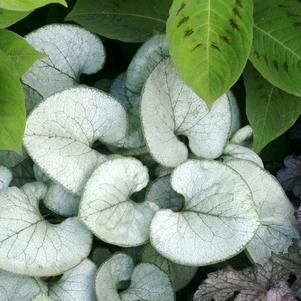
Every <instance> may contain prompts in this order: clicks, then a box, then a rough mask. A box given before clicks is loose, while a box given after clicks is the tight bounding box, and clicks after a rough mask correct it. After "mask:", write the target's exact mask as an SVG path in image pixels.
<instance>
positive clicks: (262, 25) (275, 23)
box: [250, 0, 301, 96]
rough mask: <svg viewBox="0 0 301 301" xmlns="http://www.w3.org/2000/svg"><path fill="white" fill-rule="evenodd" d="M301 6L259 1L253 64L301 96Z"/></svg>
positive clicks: (290, 0)
mask: <svg viewBox="0 0 301 301" xmlns="http://www.w3.org/2000/svg"><path fill="white" fill-rule="evenodd" d="M300 26H301V5H300V2H298V1H297V0H265V1H262V0H255V1H254V42H253V49H252V51H251V56H250V59H251V62H252V63H253V65H254V66H255V67H256V69H257V70H258V71H259V72H260V73H261V74H262V75H263V76H264V77H265V78H266V79H267V80H268V81H269V82H271V83H272V84H273V85H275V86H276V87H278V88H280V89H282V90H284V91H285V92H287V93H290V94H294V95H296V96H301V48H300V43H301V31H300V29H301V27H300Z"/></svg>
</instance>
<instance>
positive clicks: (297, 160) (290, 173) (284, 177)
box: [277, 155, 301, 199]
mask: <svg viewBox="0 0 301 301" xmlns="http://www.w3.org/2000/svg"><path fill="white" fill-rule="evenodd" d="M277 179H278V180H279V182H280V183H281V185H282V187H283V189H284V190H286V191H288V192H292V193H293V194H294V195H295V197H296V198H298V199H300V198H301V156H297V155H289V156H287V157H286V158H285V159H284V168H282V169H280V170H279V171H278V172H277Z"/></svg>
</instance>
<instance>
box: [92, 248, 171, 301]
mask: <svg viewBox="0 0 301 301" xmlns="http://www.w3.org/2000/svg"><path fill="white" fill-rule="evenodd" d="M127 281H130V286H129V287H128V288H127V289H126V290H124V291H121V293H118V289H119V288H121V287H122V286H123V284H124V283H125V282H127ZM95 286H96V295H97V298H98V300H99V301H107V300H110V301H135V300H147V301H162V300H164V301H173V300H175V297H174V292H173V289H172V285H171V283H170V280H169V278H168V276H167V275H166V274H165V273H164V272H163V271H161V270H160V269H159V268H158V267H156V266H155V265H153V264H150V263H141V264H139V265H138V266H136V267H134V263H133V260H132V259H131V257H130V256H128V255H125V254H122V253H120V254H116V255H114V256H113V257H112V258H111V259H109V260H107V261H106V262H105V263H104V264H103V265H102V266H101V267H100V268H99V270H98V272H97V276H96V283H95Z"/></svg>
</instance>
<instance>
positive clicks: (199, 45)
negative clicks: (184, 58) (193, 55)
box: [192, 43, 203, 51]
mask: <svg viewBox="0 0 301 301" xmlns="http://www.w3.org/2000/svg"><path fill="white" fill-rule="evenodd" d="M201 47H203V44H202V43H199V44H197V45H196V46H195V47H193V49H192V51H195V50H197V49H198V48H201Z"/></svg>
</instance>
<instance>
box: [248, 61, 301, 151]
mask: <svg viewBox="0 0 301 301" xmlns="http://www.w3.org/2000/svg"><path fill="white" fill-rule="evenodd" d="M244 81H245V86H246V90H247V99H246V102H247V116H248V120H249V122H250V125H251V127H252V129H253V133H254V140H253V148H254V150H255V151H256V152H260V151H261V150H262V149H263V148H264V147H265V146H266V145H267V144H268V143H269V142H271V141H272V140H274V139H276V138H277V137H279V136H280V135H281V134H283V133H284V132H285V131H286V130H288V129H289V128H290V127H291V126H292V125H293V124H294V123H295V121H296V120H297V119H298V117H299V115H300V113H301V98H299V97H296V96H293V95H290V94H287V93H285V92H284V91H282V90H280V89H278V88H276V87H275V86H273V85H271V84H270V83H269V82H268V81H266V80H265V79H264V78H263V77H262V76H261V75H260V74H259V73H258V72H257V71H256V70H255V69H254V68H253V67H252V66H251V65H248V66H247V68H246V69H245V72H244Z"/></svg>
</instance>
